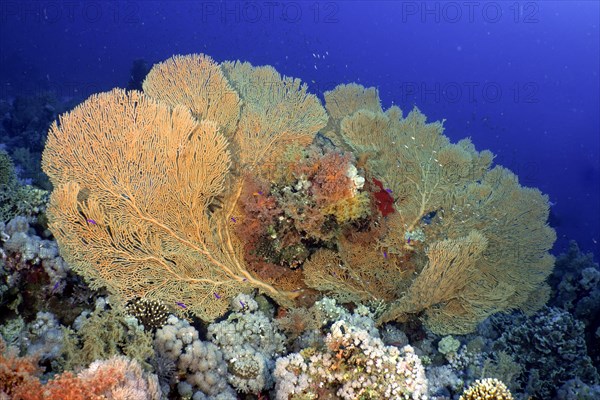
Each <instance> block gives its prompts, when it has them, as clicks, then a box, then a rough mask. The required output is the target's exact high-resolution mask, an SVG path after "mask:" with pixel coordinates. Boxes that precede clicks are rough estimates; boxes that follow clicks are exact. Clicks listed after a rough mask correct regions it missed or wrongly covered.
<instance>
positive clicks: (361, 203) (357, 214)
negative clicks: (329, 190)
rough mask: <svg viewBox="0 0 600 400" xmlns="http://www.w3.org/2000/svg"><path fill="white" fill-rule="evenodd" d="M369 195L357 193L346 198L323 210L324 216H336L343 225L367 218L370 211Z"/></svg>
mask: <svg viewBox="0 0 600 400" xmlns="http://www.w3.org/2000/svg"><path fill="white" fill-rule="evenodd" d="M370 202H371V200H370V199H369V194H368V193H365V192H360V193H356V194H355V195H354V196H351V197H345V198H343V199H340V200H338V201H336V202H335V203H333V204H329V205H328V206H326V207H324V208H323V214H325V215H328V214H331V215H334V216H335V217H336V219H337V221H338V222H339V223H341V224H343V223H345V222H348V221H352V220H355V219H358V218H361V217H365V216H367V215H368V214H369V211H370Z"/></svg>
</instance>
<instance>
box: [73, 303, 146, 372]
mask: <svg viewBox="0 0 600 400" xmlns="http://www.w3.org/2000/svg"><path fill="white" fill-rule="evenodd" d="M64 338H65V339H64V344H63V367H64V369H65V370H72V369H74V368H77V367H84V366H86V365H89V364H90V363H92V362H93V361H95V360H105V359H108V358H110V357H112V356H115V355H121V354H124V355H126V356H127V357H129V358H131V359H134V360H137V361H139V362H140V364H142V366H144V367H145V368H146V369H150V368H151V367H150V364H149V363H148V360H149V359H150V358H151V357H152V356H153V355H154V350H153V348H152V334H151V333H150V332H145V331H144V328H143V326H142V325H139V324H138V323H137V320H135V318H133V317H131V316H128V315H127V314H126V312H125V311H124V310H123V309H122V308H121V307H118V306H112V308H110V309H107V310H105V309H104V307H102V306H100V307H97V308H96V310H94V311H93V312H92V313H91V314H90V315H89V316H88V317H87V318H86V319H84V320H83V322H82V323H81V324H80V326H78V329H77V331H74V330H72V329H70V328H64Z"/></svg>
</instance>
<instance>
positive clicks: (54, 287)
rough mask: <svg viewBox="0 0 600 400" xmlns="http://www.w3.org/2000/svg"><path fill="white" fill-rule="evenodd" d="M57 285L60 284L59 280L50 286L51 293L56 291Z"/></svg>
mask: <svg viewBox="0 0 600 400" xmlns="http://www.w3.org/2000/svg"><path fill="white" fill-rule="evenodd" d="M58 285H60V281H59V282H56V283H55V284H54V286H53V287H52V293H54V292H56V289H58Z"/></svg>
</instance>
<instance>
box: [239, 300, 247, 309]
mask: <svg viewBox="0 0 600 400" xmlns="http://www.w3.org/2000/svg"><path fill="white" fill-rule="evenodd" d="M240 306H242V308H246V303H244V302H243V301H241V300H240Z"/></svg>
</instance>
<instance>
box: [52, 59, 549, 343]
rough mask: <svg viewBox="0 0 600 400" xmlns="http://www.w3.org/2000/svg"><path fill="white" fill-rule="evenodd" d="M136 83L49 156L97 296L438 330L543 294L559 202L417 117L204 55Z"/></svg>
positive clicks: (66, 220) (61, 210)
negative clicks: (328, 308) (247, 296)
mask: <svg viewBox="0 0 600 400" xmlns="http://www.w3.org/2000/svg"><path fill="white" fill-rule="evenodd" d="M143 90H144V93H141V92H138V91H134V90H132V91H129V92H124V91H122V90H117V89H116V90H113V91H111V92H108V93H102V94H98V95H93V96H91V97H90V98H89V99H88V100H86V101H85V102H84V103H82V104H81V105H79V106H78V107H77V108H75V109H74V110H73V111H72V112H70V113H67V114H64V115H62V116H61V117H60V124H59V123H54V124H53V125H52V127H51V129H50V131H49V134H48V142H47V145H46V148H45V150H44V153H43V167H44V170H45V172H46V173H47V174H48V175H49V176H50V179H51V181H52V183H53V184H54V186H55V190H54V191H53V192H52V196H51V201H50V206H49V212H48V214H49V219H50V228H51V230H52V232H53V234H54V235H55V236H56V238H57V240H58V243H59V245H60V249H61V252H62V254H63V255H64V257H65V259H66V260H67V261H68V262H69V263H70V264H71V265H72V266H73V268H74V269H75V270H76V271H77V272H78V273H80V274H82V275H83V276H85V277H86V278H87V279H88V280H89V281H90V283H91V285H92V286H93V287H94V288H99V287H106V288H107V289H108V290H109V291H110V292H112V293H114V294H116V295H118V296H119V297H120V298H121V299H122V300H123V301H124V302H126V301H128V300H131V299H133V298H137V297H139V298H147V299H149V300H153V301H160V302H162V303H163V304H165V305H166V306H167V307H168V308H174V309H176V310H178V312H180V313H181V314H188V313H193V314H195V315H196V316H199V317H200V318H202V319H204V320H206V321H211V320H214V319H215V318H217V317H219V316H221V315H223V313H224V312H225V311H226V310H227V305H228V304H229V301H230V300H231V299H232V298H234V297H235V296H236V295H237V294H238V293H239V292H243V293H248V292H249V291H250V290H252V289H257V290H259V291H260V292H261V293H263V294H265V295H267V296H269V297H271V298H272V299H274V300H275V301H276V302H277V303H278V304H279V305H280V306H283V307H286V308H290V307H293V306H297V305H310V304H311V302H314V301H315V300H316V299H318V298H319V296H322V295H323V294H329V295H331V296H334V297H336V298H337V299H338V300H340V301H343V302H353V303H356V304H358V303H361V302H374V303H377V302H383V303H385V304H387V305H388V306H387V310H386V312H384V313H382V314H381V315H380V316H379V318H378V323H380V324H381V323H385V322H388V321H400V322H406V321H408V320H409V319H411V318H414V317H416V316H421V317H422V319H423V322H424V323H425V324H426V325H427V327H428V328H430V329H431V330H433V331H435V332H437V333H440V334H448V333H468V332H471V331H473V330H474V328H475V326H476V325H477V323H478V322H480V321H482V320H483V319H485V318H486V317H487V316H489V315H491V314H493V313H495V312H498V311H505V310H510V309H513V308H519V309H522V310H525V311H528V312H529V311H535V310H537V309H539V308H540V307H541V306H542V305H543V304H544V303H545V301H546V300H547V294H548V288H547V286H546V284H545V283H544V280H545V278H546V277H547V275H548V274H549V273H550V272H551V270H552V264H553V258H552V256H550V255H549V254H548V249H549V248H550V247H551V246H552V243H553V242H554V239H555V234H554V231H553V230H552V229H551V228H550V227H549V226H548V225H547V224H546V220H547V217H548V201H547V197H545V196H544V195H542V194H541V193H540V192H539V191H538V190H536V189H530V188H524V187H522V186H521V185H519V182H518V180H517V177H516V176H515V175H514V174H512V173H511V172H510V171H508V170H507V169H504V168H502V167H499V166H498V167H494V168H491V164H492V160H493V155H492V154H491V153H490V152H489V151H482V152H478V151H476V150H475V148H474V146H473V144H472V143H471V142H470V141H469V140H462V141H460V142H458V143H457V144H452V143H450V141H449V139H448V138H447V137H446V136H444V135H443V126H442V124H441V123H439V122H436V123H427V122H426V119H425V116H424V115H422V114H421V113H420V112H419V111H418V110H417V109H415V110H413V111H411V112H410V113H408V115H406V116H404V114H403V113H402V111H401V110H400V109H399V108H397V107H392V108H390V109H389V110H387V111H383V109H382V108H381V105H380V102H379V98H378V95H377V91H376V90H374V89H365V88H362V87H361V86H359V85H342V86H340V87H338V88H336V89H334V90H333V91H331V92H328V93H326V94H325V108H326V109H327V111H326V110H325V109H324V108H323V107H322V106H321V104H320V102H319V100H318V98H317V97H316V96H314V95H311V94H309V93H307V88H306V85H303V84H302V83H301V82H300V81H299V80H298V79H293V78H287V77H283V76H281V75H280V74H279V73H278V72H277V71H275V69H273V68H272V67H269V66H263V67H255V66H252V65H250V64H249V63H244V62H239V61H238V62H224V63H221V64H218V63H216V62H214V61H213V60H212V59H210V58H209V57H208V56H205V55H200V54H192V55H188V56H174V57H172V58H170V59H169V60H166V61H164V62H162V63H159V64H157V65H155V66H154V67H153V68H152V69H151V70H150V72H149V73H148V75H147V77H146V80H145V81H144V84H143ZM320 130H323V133H324V134H322V133H319V131H320ZM100 132H110V134H109V135H107V134H100ZM123 137H126V138H127V140H123ZM328 137H329V138H328ZM311 143H312V145H311ZM115 155H118V157H115ZM183 171H185V172H183ZM458 293H460V296H458V295H457V294H458ZM539 293H542V295H539ZM177 305H182V306H180V307H177Z"/></svg>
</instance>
